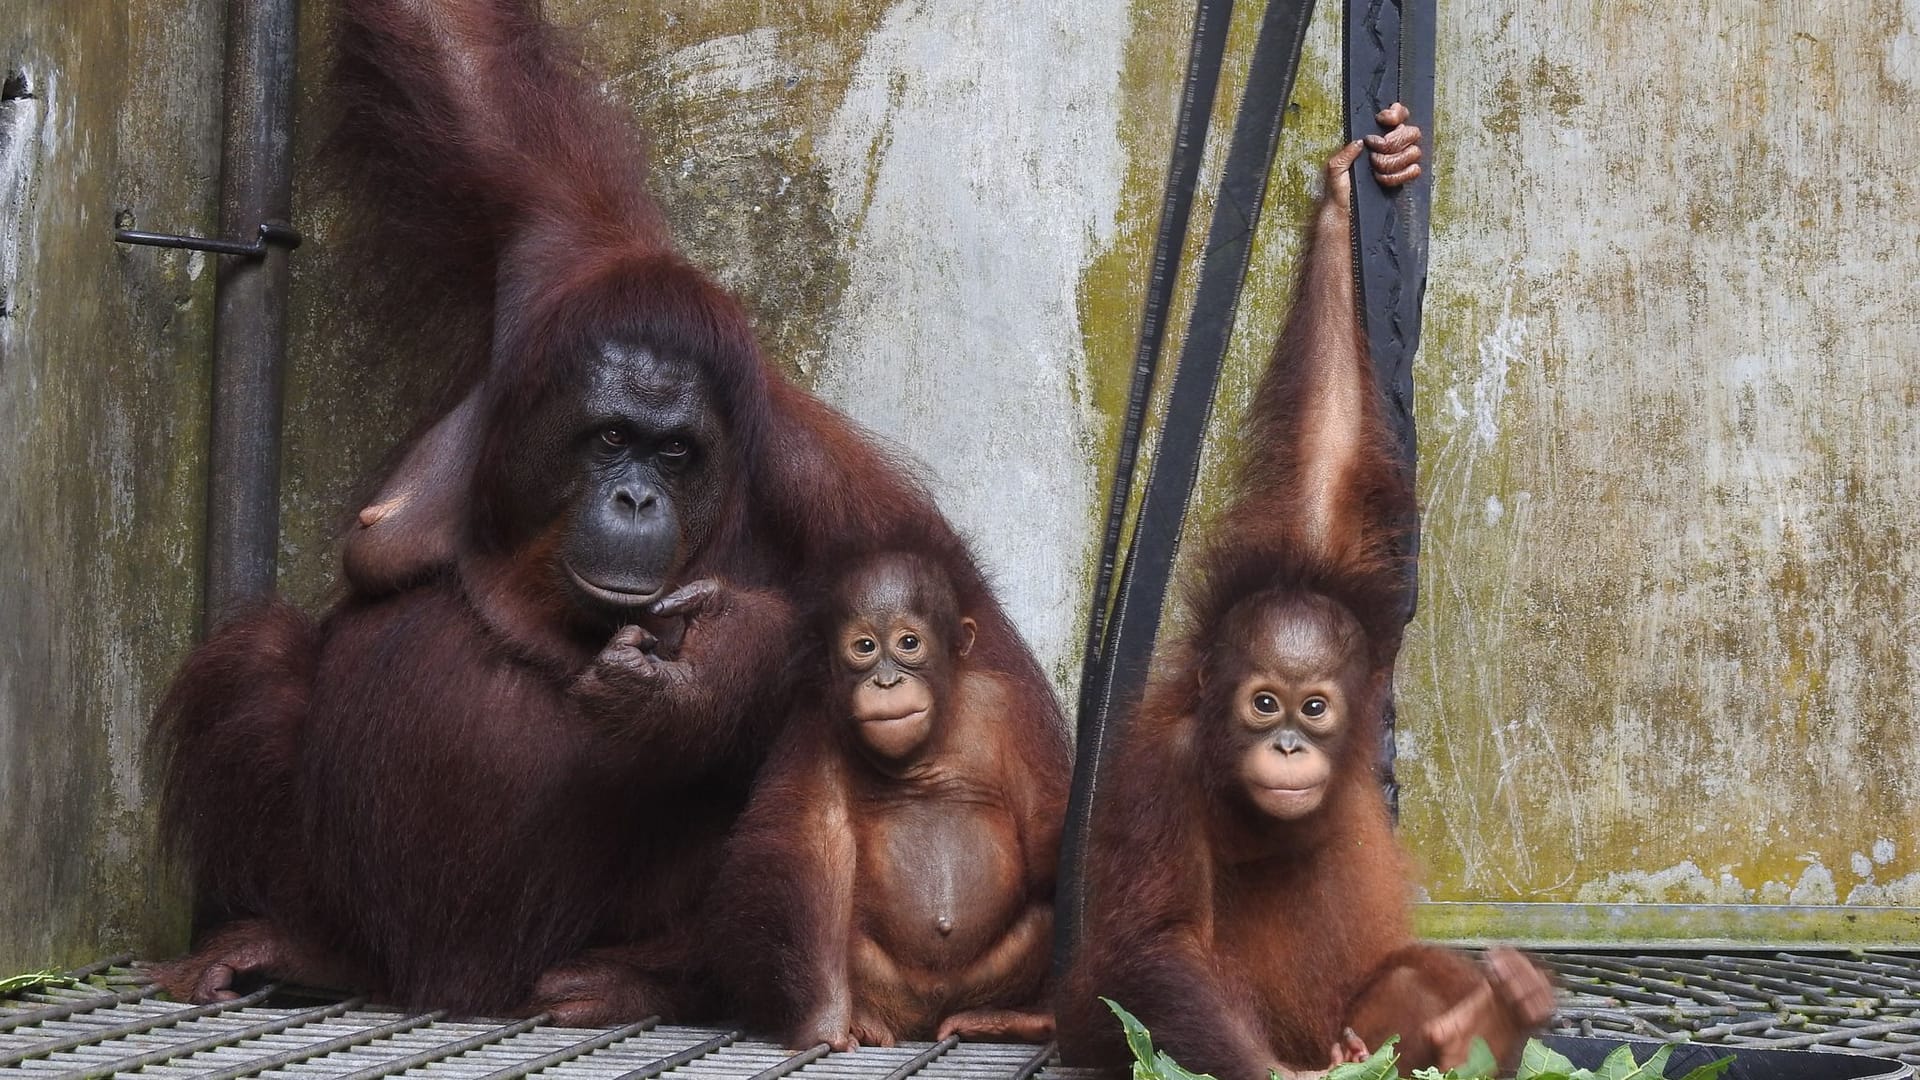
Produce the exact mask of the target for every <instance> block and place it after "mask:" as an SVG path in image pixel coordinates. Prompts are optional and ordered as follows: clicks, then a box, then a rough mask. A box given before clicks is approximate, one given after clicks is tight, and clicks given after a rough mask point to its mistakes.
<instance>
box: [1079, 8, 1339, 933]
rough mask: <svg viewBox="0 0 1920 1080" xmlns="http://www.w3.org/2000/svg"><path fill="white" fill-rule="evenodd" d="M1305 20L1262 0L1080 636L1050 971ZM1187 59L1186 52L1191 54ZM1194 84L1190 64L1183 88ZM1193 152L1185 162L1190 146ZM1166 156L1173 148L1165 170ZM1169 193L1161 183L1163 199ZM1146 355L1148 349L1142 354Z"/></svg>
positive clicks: (1151, 635)
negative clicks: (1150, 421)
mask: <svg viewBox="0 0 1920 1080" xmlns="http://www.w3.org/2000/svg"><path fill="white" fill-rule="evenodd" d="M1230 15H1231V4H1230V3H1227V2H1209V0H1202V3H1201V14H1200V15H1199V16H1198V18H1200V19H1203V20H1208V22H1207V23H1206V24H1205V26H1206V28H1207V29H1215V28H1217V29H1218V30H1219V31H1222V32H1224V30H1225V27H1226V22H1227V20H1228V18H1229V17H1230ZM1312 15H1313V0H1269V3H1268V5H1267V9H1266V13H1265V15H1264V16H1263V17H1262V19H1261V24H1260V37H1259V40H1258V41H1257V42H1256V43H1255V44H1254V51H1253V60H1252V63H1251V65H1250V67H1249V70H1248V76H1247V90H1246V94H1245V96H1244V97H1242V98H1241V101H1240V107H1239V111H1238V112H1237V113H1236V114H1235V116H1234V122H1233V137H1232V141H1231V142H1230V143H1229V144H1228V149H1227V162H1226V166H1225V169H1224V170H1223V173H1222V176H1221V180H1220V193H1219V196H1218V198H1217V199H1216V201H1215V203H1214V208H1213V220H1212V223H1211V224H1210V225H1209V227H1208V231H1207V246H1206V251H1205V253H1204V255H1203V256H1202V259H1201V264H1200V282H1199V285H1198V286H1197V288H1196V291H1195V293H1194V304H1193V312H1192V315H1191V316H1190V318H1189V319H1188V322H1187V336H1186V339H1185V342H1184V344H1183V346H1182V348H1181V355H1180V360H1179V362H1178V364H1177V365H1176V367H1175V370H1174V375H1173V388H1172V390H1171V393H1170V395H1169V398H1168V402H1167V416H1166V421H1165V423H1164V424H1163V425H1162V427H1161V431H1160V439H1159V442H1158V445H1157V446H1156V448H1155V453H1154V457H1153V463H1152V466H1151V468H1150V469H1149V470H1148V473H1147V485H1146V493H1145V496H1144V497H1143V499H1142V501H1141V505H1140V515H1139V519H1138V521H1137V523H1136V524H1135V526H1134V532H1133V542H1132V543H1131V544H1130V545H1129V546H1128V549H1127V558H1126V563H1125V569H1124V570H1123V572H1122V573H1121V577H1120V586H1119V592H1118V596H1117V599H1116V600H1115V602H1114V604H1113V611H1112V614H1111V617H1110V618H1109V619H1107V620H1106V621H1105V623H1104V633H1101V634H1098V635H1095V634H1091V633H1090V634H1089V639H1090V640H1091V639H1093V638H1094V637H1098V638H1099V646H1100V647H1099V649H1098V651H1097V652H1094V651H1092V650H1090V655H1091V656H1093V657H1095V659H1094V660H1093V662H1091V663H1090V664H1089V665H1088V675H1089V678H1088V679H1087V680H1086V681H1085V682H1084V683H1083V684H1082V686H1081V693H1080V710H1079V717H1078V731H1079V741H1078V745H1077V748H1076V761H1075V765H1074V777H1073V797H1072V801H1071V803H1070V804H1069V808H1068V813H1067V828H1066V834H1065V836H1064V837H1063V838H1062V844H1061V874H1060V880H1059V893H1058V900H1057V903H1056V914H1055V918H1054V948H1055V961H1056V965H1057V966H1059V967H1061V968H1062V969H1064V965H1065V964H1066V962H1067V961H1068V959H1069V958H1070V957H1071V956H1072V953H1073V948H1074V946H1075V944H1076V943H1077V942H1078V940H1079V936H1080V929H1081V914H1082V908H1083V901H1084V893H1083V891H1082V886H1083V884H1084V882H1083V880H1082V875H1081V873H1080V860H1081V854H1082V852H1084V851H1085V850H1086V842H1087V831H1088V826H1089V823H1090V822H1091V820H1092V818H1091V814H1092V810H1093V807H1094V805H1095V803H1096V802H1097V800H1098V796H1099V774H1100V767H1101V764H1102V761H1103V759H1104V757H1105V754H1106V748H1107V747H1108V746H1110V745H1112V744H1113V743H1114V742H1115V741H1116V739H1117V736H1118V732H1119V725H1120V724H1122V723H1124V722H1125V721H1126V719H1127V717H1128V710H1129V709H1130V708H1131V706H1132V705H1133V704H1134V703H1135V702H1137V701H1139V699H1140V694H1141V690H1142V689H1143V688H1144V686H1145V684H1146V676H1147V670H1148V666H1149V663H1150V661H1151V660H1152V657H1153V647H1154V642H1155V639H1156V637H1157V636H1158V632H1159V626H1160V615H1161V611H1162V609H1163V608H1164V606H1165V603H1166V595H1167V585H1168V581H1169V579H1170V578H1171V576H1172V573H1173V564H1174V558H1175V556H1176V555H1177V554H1178V552H1179V547H1180V532H1181V527H1182V524H1183V522H1184V521H1185V520H1186V512H1187V501H1188V496H1189V495H1190V494H1191V493H1192V491H1193V486H1194V481H1195V478H1196V476H1197V474H1198V470H1199V466H1200V449H1201V442H1202V439H1203V437H1204V436H1205V434H1206V429H1207V420H1208V417H1209V416H1210V415H1211V414H1212V411H1213V398H1214V391H1215V388H1216V387H1217V386H1218V384H1219V379H1220V365H1221V361H1222V360H1224V359H1225V357H1226V352H1227V343H1228V341H1229V339H1230V338H1231V335H1232V332H1233V322H1234V316H1235V313H1236V311H1237V310H1238V308H1239V305H1240V288H1241V285H1242V284H1243V282H1244V281H1245V280H1246V272H1247V260H1248V257H1249V255H1250V254H1251V252H1252V248H1253V235H1254V231H1255V229H1256V228H1257V227H1258V225H1259V222H1260V208H1261V205H1262V203H1263V201H1264V200H1265V197H1266V190H1267V177H1268V175H1269V174H1270V173H1271V172H1272V171H1273V155H1274V149H1275V148H1276V147H1277V146H1278V144H1279V141H1280V128H1281V124H1282V122H1283V121H1284V119H1285V117H1286V108H1287V103H1288V101H1289V99H1290V98H1291V97H1292V94H1293V82H1294V76H1295V75H1296V74H1297V73H1298V71H1299V68H1300V46H1301V42H1302V41H1303V40H1304V39H1305V37H1306V31H1307V24H1308V23H1309V22H1310V21H1311V19H1312ZM1201 30H1202V27H1200V26H1196V45H1198V43H1199V35H1200V31H1201ZM1199 53H1200V51H1199V49H1198V48H1196V50H1195V56H1196V57H1198V56H1199ZM1211 63H1212V70H1211V71H1210V72H1207V71H1203V72H1201V74H1202V75H1203V76H1204V77H1205V78H1207V79H1209V80H1211V79H1217V77H1218V68H1219V57H1218V55H1217V54H1216V55H1214V57H1213V58H1212V60H1211ZM1194 77H1195V76H1194V71H1193V65H1192V63H1191V62H1190V63H1189V74H1188V81H1189V85H1190V86H1191V84H1192V83H1193V81H1194ZM1209 97H1211V91H1209ZM1188 120H1189V117H1187V116H1185V115H1183V116H1182V118H1181V121H1182V124H1183V125H1185V124H1186V123H1187V121H1188ZM1188 134H1190V133H1188ZM1199 141H1203V140H1199ZM1194 150H1195V152H1197V147H1195V148H1194ZM1178 157H1179V148H1178V146H1177V147H1176V167H1178ZM1171 190H1172V185H1171V184H1170V185H1169V193H1170V194H1171ZM1165 221H1166V219H1165V210H1164V209H1163V217H1162V226H1163V227H1162V230H1161V239H1162V240H1163V241H1164V240H1166V239H1167V237H1168V230H1167V229H1166V228H1165ZM1183 231H1184V230H1183ZM1179 250H1180V249H1179V247H1178V246H1174V247H1172V248H1171V249H1168V250H1165V251H1159V252H1156V255H1155V272H1156V273H1158V272H1160V271H1161V270H1162V269H1166V270H1167V271H1168V272H1169V274H1170V272H1171V268H1172V266H1173V265H1174V263H1176V262H1177V260H1178V257H1179ZM1147 329H1148V328H1147V327H1145V326H1143V327H1142V331H1143V332H1142V338H1143V342H1142V355H1147V353H1148V350H1147V349H1146V347H1145V346H1146V342H1145V340H1144V339H1145V337H1146V330H1147ZM1152 329H1153V332H1154V333H1155V334H1158V333H1159V332H1160V329H1159V328H1158V327H1157V326H1156V327H1154V328H1152ZM1157 352H1158V344H1157V342H1156V343H1155V344H1154V346H1153V349H1152V353H1154V354H1157ZM1151 374H1152V373H1151V371H1149V372H1148V373H1147V378H1148V385H1149V387H1150V385H1151ZM1135 375H1136V380H1135V381H1136V388H1138V384H1139V375H1140V372H1139V371H1138V370H1136V372H1135ZM1145 397H1146V395H1145V394H1144V393H1141V394H1140V395H1139V396H1138V398H1137V400H1136V401H1133V402H1130V403H1129V407H1128V412H1129V417H1130V418H1131V416H1132V414H1133V413H1134V411H1135V410H1136V409H1137V410H1140V411H1142V412H1144V409H1145V405H1146V401H1145ZM1132 467H1133V465H1132V462H1131V461H1130V460H1124V459H1123V463H1122V465H1121V468H1120V472H1121V475H1123V476H1127V477H1130V476H1131V469H1132ZM1126 497H1127V491H1126V489H1124V488H1122V487H1120V485H1119V484H1117V483H1116V485H1115V491H1114V493H1113V501H1114V504H1115V505H1117V506H1118V507H1120V508H1121V509H1122V510H1124V508H1125V500H1126ZM1108 526H1109V533H1110V534H1112V533H1114V532H1115V529H1114V526H1113V522H1112V521H1111V520H1109V523H1108ZM1116 539H1117V537H1116ZM1111 557H1112V556H1111V554H1110V553H1103V557H1102V565H1103V566H1107V565H1109V564H1110V559H1111ZM1101 599H1102V598H1101V597H1099V596H1096V598H1095V612H1096V613H1099V612H1101V611H1102V610H1103V608H1104V604H1103V603H1102V602H1101Z"/></svg>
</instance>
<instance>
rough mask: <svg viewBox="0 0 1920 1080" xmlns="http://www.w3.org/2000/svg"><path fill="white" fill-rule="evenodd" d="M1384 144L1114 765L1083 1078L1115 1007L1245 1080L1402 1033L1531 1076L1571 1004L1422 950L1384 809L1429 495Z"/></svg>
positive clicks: (1343, 191)
mask: <svg viewBox="0 0 1920 1080" xmlns="http://www.w3.org/2000/svg"><path fill="white" fill-rule="evenodd" d="M1406 118H1407V115H1406V110H1405V109H1404V108H1403V107H1401V106H1398V105H1396V106H1394V107H1393V108H1391V109H1389V110H1387V111H1386V112H1383V113H1381V114H1380V118H1379V119H1380V122H1381V123H1382V124H1384V125H1388V126H1389V127H1391V128H1392V130H1390V131H1388V132H1387V133H1385V134H1384V135H1375V136H1371V137H1369V138H1368V139H1367V140H1366V145H1367V146H1369V147H1371V149H1372V151H1373V153H1372V162H1373V168H1374V170H1375V172H1376V173H1377V178H1378V180H1379V182H1380V183H1382V184H1387V185H1390V186H1391V185H1397V184H1402V183H1405V182H1407V181H1408V180H1410V179H1412V178H1413V177H1415V176H1417V175H1419V172H1420V165H1419V160H1420V157H1421V150H1420V145H1419V136H1420V132H1419V129H1418V128H1415V127H1412V126H1411V125H1408V124H1406V122H1405V121H1406ZM1362 150H1363V146H1362V144H1361V143H1359V142H1355V143H1353V144H1351V145H1349V146H1347V147H1346V148H1344V149H1343V150H1341V151H1340V152H1339V153H1338V154H1335V155H1334V156H1333V158H1332V160H1331V161H1330V162H1329V163H1328V165H1327V181H1326V183H1327V191H1326V195H1325V197H1324V198H1323V200H1322V202H1321V204H1320V207H1319V210H1318V212H1317V213H1316V215H1315V217H1314V218H1313V222H1312V225H1311V228H1310V232H1309V236H1308V246H1307V252H1306V255H1305V258H1304V269H1303V272H1302V275H1301V280H1300V285H1299V288H1298V289H1297V291H1296V296H1295V301H1294V305H1293V309H1292V312H1291V314H1289V316H1288V319H1287V325H1286V329H1285V331H1284V332H1283V333H1282V336H1281V340H1280V343H1279V346H1278V348H1277V350H1276V351H1275V353H1274V357H1273V360H1272V361H1271V363H1270V364H1269V366H1268V368H1267V371H1266V374H1265V376H1264V377H1263V379H1262V381H1261V384H1260V387H1259V389H1258V391H1257V392H1256V395H1255V397H1254V401H1253V404H1252V419H1251V429H1252V430H1251V433H1250V438H1249V444H1250V454H1249V458H1248V460H1247V461H1246V462H1245V463H1244V464H1243V466H1242V470H1241V473H1240V477H1239V490H1238V493H1237V497H1236V500H1235V502H1234V504H1233V505H1232V506H1230V507H1229V508H1228V509H1227V511H1226V512H1225V514H1224V516H1223V518H1222V519H1221V520H1220V521H1218V522H1216V523H1215V528H1214V530H1213V535H1212V538H1211V542H1210V544H1209V546H1208V548H1207V550H1206V552H1205V554H1204V556H1203V559H1202V572H1201V573H1200V575H1199V577H1198V580H1197V581H1195V582H1192V583H1191V587H1190V603H1191V610H1192V618H1191V622H1190V630H1189V631H1188V632H1187V633H1186V634H1185V635H1184V636H1183V637H1182V638H1180V639H1179V640H1178V641H1176V642H1175V643H1173V644H1172V645H1171V646H1170V647H1168V648H1167V649H1166V650H1165V653H1164V654H1163V656H1162V657H1160V658H1158V660H1157V661H1156V674H1155V677H1154V679H1153V680H1152V682H1151V683H1150V684H1149V687H1148V689H1147V693H1146V697H1145V700H1144V702H1143V704H1142V705H1141V707H1140V708H1139V710H1138V714H1137V715H1136V716H1135V717H1134V718H1133V720H1132V722H1131V723H1130V724H1129V725H1128V726H1127V727H1126V728H1125V729H1124V730H1123V732H1122V733H1121V736H1120V740H1119V741H1118V742H1117V743H1116V745H1115V746H1114V747H1113V754H1112V758H1111V761H1110V763H1109V764H1108V766H1107V768H1106V769H1104V770H1103V775H1102V781H1103V785H1104V788H1103V791H1102V792H1101V794H1100V799H1099V801H1098V803H1097V804H1096V805H1095V807H1094V816H1093V819H1092V833H1091V839H1090V843H1089V851H1088V853H1087V857H1086V874H1087V886H1086V911H1085V926H1086V931H1085V934H1084V935H1083V938H1084V940H1083V942H1082V944H1081V945H1080V947H1079V955H1078V956H1077V957H1076V958H1075V961H1074V963H1073V965H1072V969H1071V971H1070V974H1069V976H1068V977H1067V978H1066V980H1065V981H1064V987H1063V990H1062V992H1061V994H1060V997H1059V999H1058V1001H1057V1004H1056V1008H1057V1011H1058V1016H1059V1024H1060V1040H1061V1048H1062V1052H1063V1054H1064V1055H1065V1059H1066V1060H1067V1062H1068V1063H1069V1064H1076V1065H1079V1064H1102V1063H1111V1064H1117V1063H1119V1062H1120V1061H1121V1060H1123V1059H1124V1057H1125V1053H1126V1051H1125V1047H1124V1045H1123V1044H1122V1041H1121V1037H1120V1028H1119V1025H1118V1024H1117V1023H1116V1022H1115V1020H1114V1018H1113V1016H1112V1015H1111V1014H1110V1013H1109V1012H1108V1010H1107V1009H1106V1007H1105V1006H1103V1005H1102V1004H1101V1003H1100V1002H1099V1000H1098V998H1099V997H1100V996H1105V997H1109V998H1112V999H1114V1000H1116V1001H1118V1002H1119V1003H1120V1004H1121V1005H1122V1006H1124V1007H1126V1008H1127V1009H1129V1010H1131V1011H1132V1012H1133V1013H1135V1014H1136V1015H1138V1016H1139V1017H1140V1019H1141V1020H1142V1021H1144V1022H1145V1023H1146V1025H1147V1027H1148V1028H1149V1029H1150V1030H1151V1031H1152V1032H1153V1035H1154V1039H1155V1042H1156V1044H1157V1045H1159V1046H1161V1047H1162V1048H1164V1049H1165V1050H1167V1051H1168V1052H1169V1053H1170V1054H1172V1055H1173V1056H1174V1057H1175V1058H1176V1059H1177V1060H1179V1061H1180V1062H1181V1063H1182V1064H1183V1065H1185V1066H1186V1067H1188V1068H1190V1069H1193V1070H1195V1071H1197V1072H1206V1073H1212V1074H1213V1075H1215V1076H1218V1077H1220V1078H1221V1080H1264V1078H1265V1077H1266V1076H1267V1073H1268V1070H1269V1069H1274V1068H1278V1069H1282V1070H1283V1071H1289V1072H1290V1071H1293V1070H1321V1069H1325V1068H1327V1067H1328V1066H1329V1065H1330V1064H1333V1063H1335V1062H1337V1061H1339V1060H1342V1059H1345V1058H1348V1057H1350V1056H1352V1055H1354V1054H1356V1053H1359V1052H1361V1051H1363V1050H1364V1048H1365V1047H1366V1046H1376V1045H1378V1043H1379V1041H1380V1040H1382V1039H1385V1038H1386V1037H1387V1036H1390V1035H1399V1036H1401V1040H1402V1041H1401V1044H1400V1049H1401V1054H1402V1062H1403V1063H1404V1064H1405V1065H1406V1066H1408V1067H1418V1066H1422V1065H1430V1064H1440V1065H1442V1066H1449V1065H1454V1064H1458V1063H1459V1062H1461V1061H1463V1060H1464V1059H1465V1057H1466V1053H1467V1050H1468V1047H1469V1045H1470V1042H1471V1040H1472V1039H1473V1038H1474V1037H1475V1036H1481V1037H1485V1038H1486V1039H1487V1040H1488V1041H1489V1043H1490V1044H1491V1045H1492V1048H1493V1049H1494V1051H1495V1053H1496V1054H1497V1055H1499V1056H1500V1057H1501V1058H1502V1059H1503V1060H1505V1061H1507V1063H1508V1064H1512V1059H1513V1058H1514V1057H1515V1056H1516V1055H1517V1054H1518V1052H1519V1049H1520V1045H1521V1043H1522V1041H1524V1038H1525V1035H1526V1033H1527V1032H1528V1031H1529V1030H1530V1029H1532V1028H1534V1027H1535V1026H1537V1025H1538V1024H1539V1023H1541V1022H1542V1021H1543V1020H1544V1019H1545V1018H1546V1016H1547V1015H1548V1013H1549V1012H1550V1010H1551V1008H1552V991H1551V987H1550V986H1549V985H1548V983H1547V980H1546V978H1545V976H1544V975H1542V974H1541V973H1540V971H1539V969H1537V968H1536V967H1534V966H1533V964H1532V963H1531V962H1529V961H1527V960H1526V959H1525V958H1524V957H1522V956H1520V954H1518V953H1515V952H1512V951H1511V950H1504V951H1497V952H1496V953H1495V955H1494V957H1493V958H1492V963H1490V964H1489V965H1488V966H1487V967H1486V968H1484V969H1481V968H1477V967H1476V966H1475V965H1473V964H1472V963H1470V962H1469V961H1467V960H1466V959H1464V958H1463V957H1461V956H1459V955H1458V954H1455V953H1451V952H1448V951H1446V950H1442V949H1437V948H1431V947H1428V946H1424V945H1419V944H1416V943H1415V942H1414V941H1413V935H1412V928H1411V908H1410V899H1411V897H1410V895H1409V888H1408V868H1407V866H1406V863H1405V859H1404V856H1403V854H1402V852H1401V849H1400V847H1399V845H1398V844H1397V843H1396V841H1395V838H1394V835H1393V830H1392V826H1391V824H1390V822H1389V821H1388V818H1387V813H1386V808H1385V806H1384V804H1383V802H1382V800H1381V798H1380V792H1379V788H1378V783H1377V779H1376V769H1377V760H1376V757H1377V747H1378V746H1379V745H1380V725H1381V715H1382V712H1383V709H1384V704H1385V700H1386V693H1387V689H1388V679H1389V675H1390V673H1391V670H1392V665H1393V658H1394V654H1395V652H1396V651H1397V650H1398V649H1399V646H1400V638H1401V613H1402V612H1403V611H1404V610H1405V599H1406V598H1405V596H1404V595H1403V593H1402V590H1403V589H1404V588H1405V576H1404V574H1403V567H1402V564H1401V562H1400V561H1399V558H1398V557H1397V556H1396V554H1395V552H1396V550H1397V541H1398V540H1399V539H1400V530H1401V529H1403V528H1405V527H1406V524H1407V523H1408V522H1410V521H1411V520H1412V510H1413V496H1412V492H1411V490H1410V486H1409V478H1408V477H1406V476H1405V475H1403V473H1402V471H1401V470H1400V468H1399V467H1398V465H1397V464H1396V463H1395V459H1394V455H1393V451H1392V446H1393V442H1392V440H1393V436H1392V434H1391V432H1390V431H1389V429H1388V427H1387V425H1386V422H1385V420H1384V414H1383V410H1382V405H1381V401H1380V395H1379V392H1378V390H1377V389H1376V387H1375V383H1374V379H1373V374H1372V366H1371V364H1370V362H1369V360H1368V354H1367V349H1366V347H1365V342H1364V340H1363V332H1362V331H1361V329H1360V326H1359V321H1358V318H1357V311H1356V308H1355V304H1354V290H1353V275H1352V270H1351V266H1350V261H1349V260H1350V257H1351V251H1352V247H1351V233H1350V231H1349V229H1350V226H1349V221H1348V219H1349V216H1350V213H1351V211H1350V201H1351V194H1352V186H1351V185H1352V181H1351V179H1350V178H1349V175H1348V172H1349V169H1350V168H1351V167H1352V166H1353V164H1354V162H1355V161H1356V160H1358V158H1359V157H1360V155H1361V153H1362ZM1348 1029H1351V1031H1349V1030H1348Z"/></svg>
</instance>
